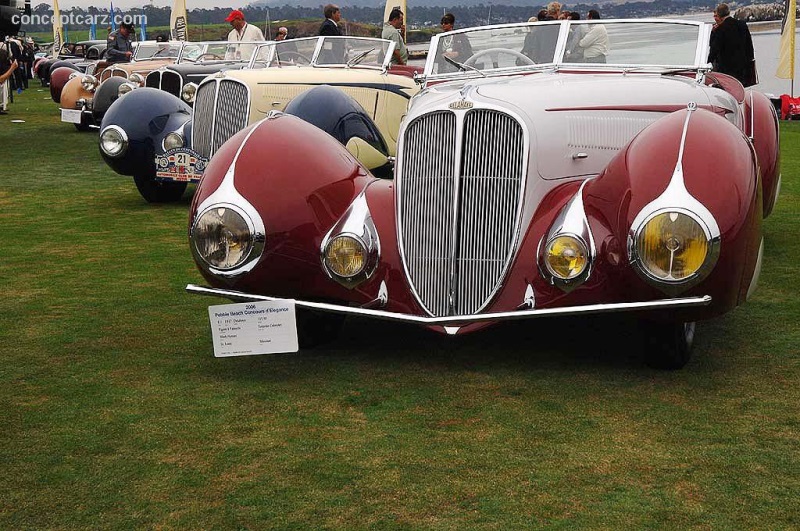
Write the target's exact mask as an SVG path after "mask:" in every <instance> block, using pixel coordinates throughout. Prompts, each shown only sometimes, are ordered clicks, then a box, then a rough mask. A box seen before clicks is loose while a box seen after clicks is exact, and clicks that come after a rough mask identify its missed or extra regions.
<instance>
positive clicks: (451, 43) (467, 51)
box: [437, 13, 472, 72]
mask: <svg viewBox="0 0 800 531" xmlns="http://www.w3.org/2000/svg"><path fill="white" fill-rule="evenodd" d="M455 24H456V17H455V15H453V14H452V13H445V15H444V16H443V17H442V20H441V25H442V31H443V32H447V31H453V29H455ZM439 48H440V49H441V50H442V56H444V57H449V58H450V59H453V60H454V61H458V62H459V63H463V62H464V61H466V60H467V59H469V58H470V57H472V45H470V43H469V39H468V38H467V37H466V36H465V35H463V34H456V35H450V36H449V37H444V38H442V40H441V45H440V46H439ZM437 62H438V63H439V72H448V71H452V70H455V67H454V66H452V65H451V64H450V63H448V62H447V61H445V60H444V59H441V58H439V60H438V61H437Z"/></svg>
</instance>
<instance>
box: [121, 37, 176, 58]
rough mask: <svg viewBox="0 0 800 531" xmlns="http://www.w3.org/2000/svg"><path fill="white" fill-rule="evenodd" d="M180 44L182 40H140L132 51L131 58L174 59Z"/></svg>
mask: <svg viewBox="0 0 800 531" xmlns="http://www.w3.org/2000/svg"><path fill="white" fill-rule="evenodd" d="M182 46H183V42H182V41H170V42H140V43H139V46H137V47H136V50H135V51H134V55H133V60H134V61H143V60H145V59H170V58H171V59H175V58H177V57H178V55H180V52H181V47H182Z"/></svg>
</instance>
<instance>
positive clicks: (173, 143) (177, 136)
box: [161, 131, 186, 152]
mask: <svg viewBox="0 0 800 531" xmlns="http://www.w3.org/2000/svg"><path fill="white" fill-rule="evenodd" d="M184 146H186V138H185V137H184V136H183V135H182V134H181V133H180V132H178V131H171V132H169V133H167V134H166V136H164V138H163V140H161V149H163V150H164V151H165V152H167V151H169V150H170V149H177V148H182V147H184Z"/></svg>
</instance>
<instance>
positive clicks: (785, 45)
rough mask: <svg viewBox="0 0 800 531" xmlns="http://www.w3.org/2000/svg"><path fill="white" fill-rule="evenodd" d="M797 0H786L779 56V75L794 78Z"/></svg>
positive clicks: (784, 77) (783, 77)
mask: <svg viewBox="0 0 800 531" xmlns="http://www.w3.org/2000/svg"><path fill="white" fill-rule="evenodd" d="M796 13H797V1H796V0H786V12H785V13H784V15H783V24H782V26H781V48H780V54H779V57H778V70H777V72H775V75H776V76H777V77H780V78H782V79H794V32H795V16H796Z"/></svg>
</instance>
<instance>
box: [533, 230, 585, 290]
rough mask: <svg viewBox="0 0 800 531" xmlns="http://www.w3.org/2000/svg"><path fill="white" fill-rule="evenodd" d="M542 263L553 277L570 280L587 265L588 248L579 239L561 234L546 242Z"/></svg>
mask: <svg viewBox="0 0 800 531" xmlns="http://www.w3.org/2000/svg"><path fill="white" fill-rule="evenodd" d="M544 263H545V267H546V268H547V271H549V272H550V274H551V275H553V276H554V277H556V278H558V279H561V280H571V279H573V278H576V277H578V276H580V275H581V274H582V273H583V272H584V271H585V270H586V267H587V266H588V265H589V249H588V248H587V247H586V244H585V243H584V242H583V241H582V240H581V239H579V238H577V237H575V236H573V235H571V234H561V235H558V236H556V237H555V238H553V239H551V240H550V241H549V242H548V243H547V247H546V248H545V254H544Z"/></svg>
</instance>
